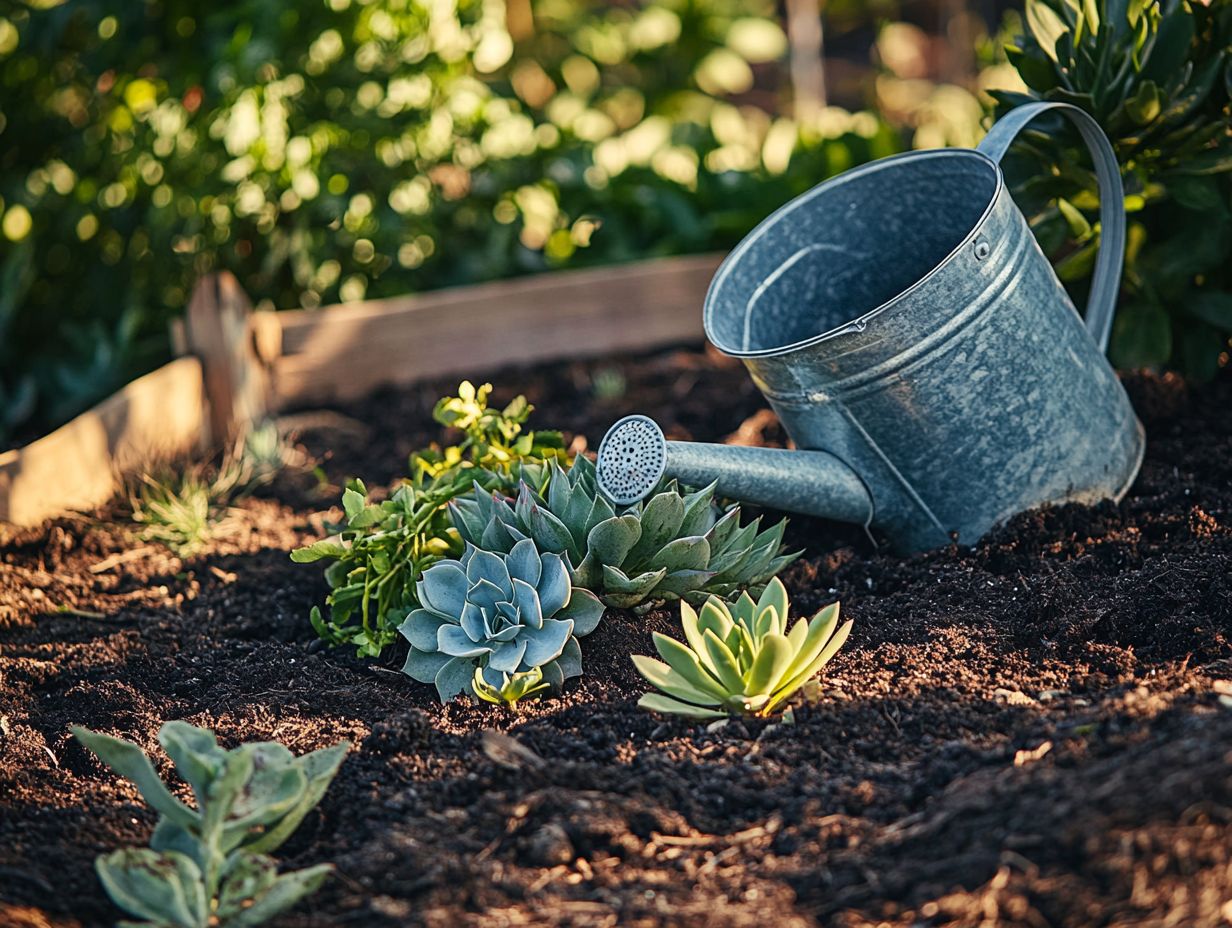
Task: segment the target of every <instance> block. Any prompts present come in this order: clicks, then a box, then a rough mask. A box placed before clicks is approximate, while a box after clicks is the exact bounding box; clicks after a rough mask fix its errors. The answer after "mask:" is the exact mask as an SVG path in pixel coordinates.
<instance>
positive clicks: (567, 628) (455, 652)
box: [399, 539, 603, 704]
mask: <svg viewBox="0 0 1232 928" xmlns="http://www.w3.org/2000/svg"><path fill="white" fill-rule="evenodd" d="M418 597H419V601H420V603H421V604H422V605H421V606H420V608H418V609H416V610H414V611H413V612H411V614H410V615H409V616H407V619H406V621H405V622H404V623H403V624H402V626H401V628H400V629H399V631H401V632H402V634H403V636H404V637H405V638H406V639H407V641H409V642H410V643H411V652H410V654H409V655H408V656H407V659H406V665H405V666H404V667H403V670H404V671H405V672H406V673H407V674H408V675H409V676H411V677H412V678H413V679H415V680H418V681H419V682H420V683H435V684H436V691H437V694H438V695H439V696H440V698H441V702H448V701H449V700H451V699H453V698H454V697H455V696H458V695H460V694H467V695H475V696H478V697H479V698H480V699H483V700H485V701H487V702H502V703H506V704H513V703H516V702H517V701H518V700H519V699H522V698H525V696H526V695H528V694H529V693H530V692H531V691H532V690H536V688H537V687H538V686H539V684H540V683H543V684H546V685H547V688H550V689H553V690H559V689H560V686H561V685H562V684H563V683H564V682H565V680H566V679H568V678H569V677H576V676H578V675H579V674H580V673H581V672H582V651H581V648H580V647H579V646H578V642H577V639H578V638H581V637H583V636H585V635H588V634H590V633H591V632H592V631H594V629H595V626H596V625H598V624H599V619H600V618H602V616H603V604H602V603H601V602H599V599H598V597H596V596H595V595H594V594H593V593H591V592H589V591H588V590H580V589H574V588H572V587H571V586H570V583H569V569H568V567H567V566H566V564H565V562H564V560H563V559H562V558H561V557H560V556H559V555H556V554H540V553H539V551H538V550H537V549H536V548H535V543H534V542H533V541H531V540H530V539H525V540H523V541H520V542H518V543H517V544H516V545H514V546H513V549H512V550H511V551H510V552H509V553H508V554H494V553H492V552H491V551H480V550H479V549H478V548H475V547H474V546H472V545H467V548H466V552H465V553H464V554H463V555H462V559H461V560H456V561H455V560H444V561H440V562H438V563H436V564H434V565H432V566H431V567H429V568H428V569H427V570H425V571H424V575H423V578H422V579H421V580H420V581H419V584H418ZM535 673H537V674H538V676H537V678H536V677H535V676H533V675H534V674H535ZM511 675H513V676H511ZM478 681H482V684H481V685H479V686H477V685H476V683H477V682H478ZM536 691H542V690H536Z"/></svg>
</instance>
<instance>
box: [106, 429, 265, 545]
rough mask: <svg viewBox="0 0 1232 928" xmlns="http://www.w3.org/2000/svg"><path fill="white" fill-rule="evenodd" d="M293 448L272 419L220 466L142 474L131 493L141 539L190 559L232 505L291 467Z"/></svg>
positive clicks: (190, 467)
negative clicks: (289, 462) (285, 441)
mask: <svg viewBox="0 0 1232 928" xmlns="http://www.w3.org/2000/svg"><path fill="white" fill-rule="evenodd" d="M287 455H288V448H287V446H286V445H285V444H284V442H283V440H282V436H281V435H280V434H279V431H278V425H277V424H276V423H275V422H273V421H272V420H270V421H267V422H264V423H262V424H261V425H259V426H257V427H256V428H254V429H253V430H252V431H251V432H249V434H248V435H247V436H246V437H245V438H244V439H242V440H241V441H239V442H238V443H237V444H235V445H234V446H233V447H232V448H230V449H229V450H228V451H227V453H226V454H225V455H224V456H223V458H222V461H221V463H211V464H195V465H190V466H189V467H187V468H185V469H184V470H182V471H180V472H178V473H173V472H170V471H168V472H163V473H159V474H157V475H154V474H142V475H141V476H140V478H138V480H137V483H136V486H135V487H134V488H133V489H132V490H131V491H130V492H129V494H128V503H129V507H130V509H131V512H132V520H133V521H134V522H136V523H137V524H138V525H140V526H141V538H142V539H143V540H145V541H154V542H157V543H159V544H161V545H165V546H166V547H168V548H170V549H171V550H172V551H174V552H175V553H176V554H179V555H181V556H188V555H191V554H194V553H196V552H197V551H199V550H200V549H201V548H202V547H203V546H204V545H205V544H206V543H207V542H208V541H209V540H210V538H211V537H213V536H214V534H215V532H216V530H217V528H218V526H219V525H220V524H222V523H223V522H224V521H225V520H226V517H227V512H228V508H229V506H230V504H231V503H233V502H234V501H235V500H237V499H239V498H240V497H242V496H244V495H245V494H246V493H249V492H251V491H252V490H253V489H254V488H256V487H258V486H261V485H262V484H265V483H268V482H269V481H271V480H272V479H273V478H274V477H275V476H276V475H277V473H278V471H279V470H281V469H282V468H283V466H284V465H285V464H286V463H287Z"/></svg>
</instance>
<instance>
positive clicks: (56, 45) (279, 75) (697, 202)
mask: <svg viewBox="0 0 1232 928" xmlns="http://www.w3.org/2000/svg"><path fill="white" fill-rule="evenodd" d="M510 3H511V8H510V9H508V10H507V9H506V5H505V3H504V2H502V0H367V2H364V0H305V2H302V3H296V4H278V3H269V2H265V0H238V2H236V0H230V2H226V0H224V2H220V3H215V4H206V5H202V4H199V3H193V2H189V0H72V2H69V3H63V2H59V3H57V0H29V2H26V3H22V2H17V0H7V2H5V3H4V5H3V6H0V87H2V94H0V447H3V446H4V445H5V444H7V443H8V442H9V441H11V440H12V437H13V435H14V434H16V433H17V432H18V431H21V432H22V433H23V434H27V435H29V434H32V433H34V432H36V431H38V430H43V429H45V428H47V427H49V426H51V425H55V424H58V423H59V422H61V421H64V420H65V419H67V418H68V417H70V416H72V415H73V414H75V413H76V412H78V411H80V410H81V409H83V408H85V407H86V406H88V405H89V404H90V403H92V402H94V401H96V400H97V399H99V398H100V397H102V396H104V395H106V394H107V393H109V392H111V391H112V390H114V389H115V388H117V387H118V386H119V385H121V384H122V383H124V382H125V381H127V380H128V379H130V378H131V377H132V376H134V375H135V374H137V373H140V372H141V371H142V370H144V369H149V368H150V367H152V366H154V365H156V364H157V363H159V362H160V361H161V360H163V359H164V358H165V357H166V356H167V355H168V354H169V346H168V338H167V323H168V321H169V320H170V319H171V318H174V317H176V316H178V315H180V314H181V313H182V312H183V309H184V306H185V304H186V302H187V299H188V296H189V293H190V291H191V288H192V285H193V282H194V280H195V279H196V278H197V276H198V275H200V274H202V273H205V272H207V271H210V270H211V269H214V268H223V267H225V268H228V269H230V270H232V271H234V272H235V273H236V274H237V275H238V277H239V279H240V281H241V282H242V284H243V286H244V287H245V288H246V289H247V291H248V292H249V293H250V294H251V295H252V296H253V298H254V300H256V301H258V304H259V305H264V306H265V307H267V308H280V309H281V308H289V307H297V306H305V307H315V306H317V305H320V304H323V303H329V302H333V301H338V300H343V301H346V300H357V299H362V298H365V297H378V296H384V295H390V294H398V293H405V292H410V291H416V290H423V289H428V288H432V287H439V286H444V285H450V284H459V283H468V282H473V281H479V280H486V279H492V278H498V277H504V276H509V275H514V274H518V273H524V272H531V271H536V270H541V269H545V268H551V267H562V266H572V265H580V264H590V263H599V262H615V261H623V260H629V259H633V258H638V257H645V256H652V255H662V254H673V253H681V252H690V251H698V250H705V249H711V248H722V247H724V246H728V245H731V244H733V243H734V242H735V241H737V240H738V239H739V237H740V236H741V235H742V234H743V233H744V232H745V231H747V230H748V229H749V228H750V227H751V226H752V225H753V224H755V223H756V221H758V220H759V219H760V218H762V217H763V216H764V215H766V213H768V212H769V211H770V210H771V209H772V208H774V207H775V206H777V205H779V204H780V203H782V202H785V201H786V200H787V199H789V198H790V197H791V196H793V195H794V194H796V193H799V192H801V191H803V190H804V189H806V188H807V187H809V186H811V185H812V184H814V183H816V182H817V181H819V180H821V179H823V178H824V177H827V176H830V175H832V174H834V173H836V172H838V171H841V170H843V169H845V168H847V167H850V166H851V165H853V164H856V163H860V162H863V161H865V160H868V159H870V158H874V157H880V156H882V155H885V154H889V153H891V152H892V151H893V150H895V149H896V148H897V147H898V138H897V136H896V134H895V133H894V132H893V131H891V130H890V129H889V128H888V127H887V126H885V125H884V123H883V122H881V121H880V120H879V119H877V118H876V117H874V116H872V115H870V114H868V113H856V114H851V113H847V112H844V111H840V110H836V109H828V110H826V111H825V112H823V114H822V116H821V117H820V118H819V120H818V121H817V123H816V124H815V125H807V126H801V125H797V124H796V123H794V122H792V121H790V120H788V119H785V118H775V117H773V116H771V115H768V110H770V111H772V110H774V109H775V103H776V99H775V95H776V88H775V87H774V81H773V80H768V81H764V80H758V72H759V71H761V72H762V73H763V74H764V73H767V72H773V71H775V67H774V66H773V64H772V63H773V62H776V61H777V60H779V59H780V58H781V57H782V55H783V54H784V47H785V39H784V37H783V34H782V31H781V30H780V28H779V26H778V25H777V23H776V21H775V20H774V18H773V13H774V9H773V5H772V4H771V3H770V2H769V0H752V2H748V0H653V2H651V3H648V4H645V5H639V6H628V5H609V4H606V3H600V2H598V0H587V2H570V0H535V2H534V8H533V11H532V9H531V7H530V6H529V3H530V0H510ZM532 13H533V18H532ZM511 33H512V35H511ZM515 35H516V36H517V37H518V38H517V40H516V41H515V40H514V38H513V36H515ZM772 76H773V75H772ZM765 84H769V86H768V87H766V86H763V85H765ZM758 94H760V98H758V97H757V95H758ZM731 100H737V101H746V102H744V103H743V105H736V104H735V103H733V102H730V101H731ZM750 100H755V102H758V103H762V104H767V106H753V105H749V104H748V102H747V101H750Z"/></svg>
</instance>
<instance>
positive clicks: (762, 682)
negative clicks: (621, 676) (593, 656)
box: [633, 577, 851, 719]
mask: <svg viewBox="0 0 1232 928" xmlns="http://www.w3.org/2000/svg"><path fill="white" fill-rule="evenodd" d="M789 608H790V603H789V602H788V598H787V590H786V589H785V588H784V587H783V584H782V583H781V582H780V581H779V580H778V578H777V577H776V578H775V579H774V580H771V581H770V583H769V585H768V586H767V587H766V589H765V591H764V592H763V593H762V594H761V596H760V598H759V599H757V601H756V602H754V600H753V598H752V597H750V596H749V595H748V594H747V593H744V594H742V595H741V596H740V599H739V600H737V602H736V604H735V606H734V607H731V608H729V607H728V605H727V603H725V602H724V601H723V600H721V599H719V598H718V597H711V598H710V599H709V600H708V601H707V603H706V604H705V605H704V606H703V607H702V609H701V613H700V615H699V614H698V613H697V612H695V611H694V610H693V608H692V607H691V606H689V604H688V603H681V604H680V620H681V623H682V624H683V626H684V635H685V640H686V641H687V642H688V644H682V643H680V642H679V641H677V640H676V639H674V638H669V637H668V636H667V635H661V634H659V633H658V632H656V633H655V635H654V642H655V649H656V650H657V651H658V652H659V656H660V657H661V658H663V660H661V661H659V660H655V659H654V658H651V657H645V656H642V655H637V656H635V657H634V658H633V663H634V665H635V666H636V667H637V670H638V672H639V673H640V674H641V675H642V676H643V677H645V678H646V680H647V681H648V682H649V683H650V684H651V685H652V686H653V687H655V689H657V690H659V692H657V693H647V694H646V695H645V696H643V697H642V698H641V699H640V700H639V701H638V705H639V706H641V707H642V708H643V709H649V710H651V711H653V712H663V713H667V714H669V715H683V716H687V717H689V718H694V719H717V718H722V717H724V716H727V715H759V716H765V715H771V714H773V713H774V712H775V711H777V710H778V709H779V708H781V707H782V705H783V703H784V702H786V701H787V700H788V699H790V698H791V697H792V696H793V695H794V694H795V693H796V692H797V691H798V690H800V688H801V687H803V686H804V685H805V684H806V683H808V682H809V680H811V679H812V678H813V677H814V676H815V675H816V674H817V672H818V671H820V670H821V668H822V667H824V666H825V665H826V663H827V662H828V661H829V660H830V658H832V657H833V656H834V655H835V654H836V653H837V652H838V649H839V648H841V647H842V646H843V643H844V642H845V641H846V640H847V636H848V635H849V634H850V633H851V622H850V621H847V622H845V623H844V624H843V625H842V626H841V627H840V626H839V624H838V617H839V616H838V613H839V606H838V603H832V604H831V605H829V606H827V607H826V608H825V609H822V610H821V611H820V612H818V613H817V614H816V615H815V616H813V618H812V619H811V620H809V621H805V620H804V619H800V620H799V621H797V622H796V624H795V625H794V626H792V628H791V631H788V630H787V616H788V610H789Z"/></svg>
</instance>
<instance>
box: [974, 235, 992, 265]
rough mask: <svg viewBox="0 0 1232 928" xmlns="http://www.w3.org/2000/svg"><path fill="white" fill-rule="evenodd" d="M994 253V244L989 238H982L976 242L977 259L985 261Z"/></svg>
mask: <svg viewBox="0 0 1232 928" xmlns="http://www.w3.org/2000/svg"><path fill="white" fill-rule="evenodd" d="M990 254H992V246H991V245H989V244H988V240H987V239H984V238H981V239H979V240H977V241H976V243H975V260H976V261H983V260H984V259H985V258H987V257H988V256H989V255H990Z"/></svg>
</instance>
